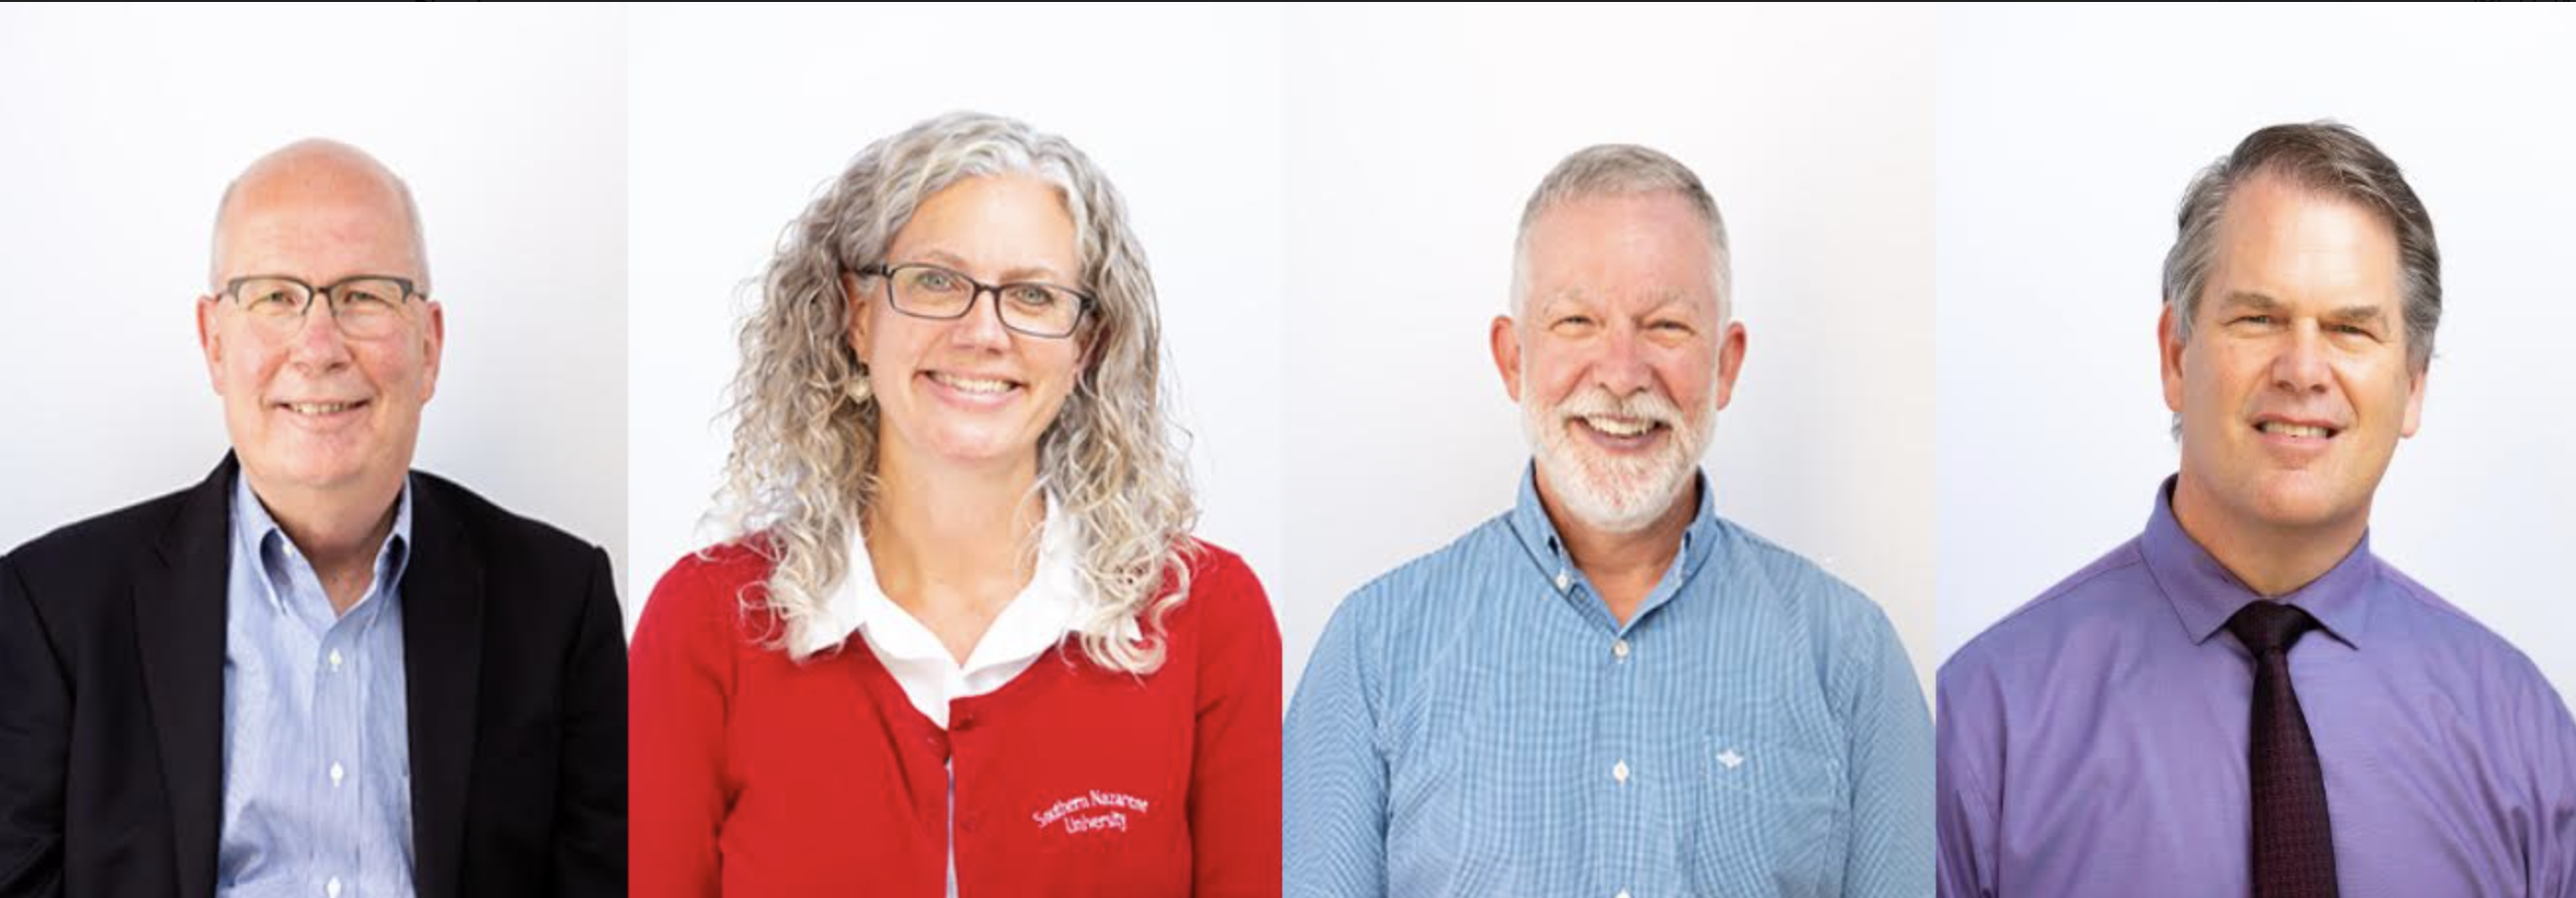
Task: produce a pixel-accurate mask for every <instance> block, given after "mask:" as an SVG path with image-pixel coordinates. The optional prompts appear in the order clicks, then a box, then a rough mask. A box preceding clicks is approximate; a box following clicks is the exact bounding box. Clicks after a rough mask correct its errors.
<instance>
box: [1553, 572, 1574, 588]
mask: <svg viewBox="0 0 2576 898" xmlns="http://www.w3.org/2000/svg"><path fill="white" fill-rule="evenodd" d="M1573 585H1574V575H1573V574H1570V573H1567V572H1566V571H1564V570H1562V569H1559V570H1558V571H1557V572H1556V591H1557V592H1564V591H1565V590H1566V588H1567V587H1570V586H1573Z"/></svg>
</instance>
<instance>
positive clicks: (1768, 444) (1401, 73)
mask: <svg viewBox="0 0 2576 898" xmlns="http://www.w3.org/2000/svg"><path fill="white" fill-rule="evenodd" d="M1931 34H1932V27H1931V17H1930V14H1929V13H1928V12H1927V11H1925V10H1924V9H1922V8H1920V7H1913V6H1895V7H1821V8H1819V7H1794V8H1768V7H1761V8H1744V7H1734V6H1728V7H1718V8H1707V7H1684V6H1677V5H1651V6H1616V5H1608V4H1584V5H1580V6H1524V5H1512V6H1492V7H1481V8H1473V9H1460V8H1450V7H1431V8H1424V7H1412V6H1402V7H1374V6H1372V7H1360V8H1350V7H1332V8H1324V9H1306V8H1300V9H1298V10H1296V11H1295V12H1293V13H1292V14H1291V15H1290V16H1289V28H1288V36H1289V40H1288V47H1287V57H1288V130H1287V138H1288V156H1287V172H1288V185H1289V186H1288V196H1289V204H1288V216H1289V217H1288V222H1289V225H1288V228H1289V230H1288V245H1289V252H1288V258H1289V259H1291V260H1292V262H1291V264H1290V266H1289V269H1288V280H1287V284H1288V301H1289V302H1290V303H1291V304H1292V305H1293V306H1294V307H1296V308H1297V309H1298V310H1299V311H1298V314H1297V315H1296V316H1295V318H1294V319H1293V320H1292V321H1291V322H1290V324H1289V331H1288V337H1289V348H1290V352H1289V356H1290V358H1291V359H1292V360H1293V361H1292V362H1291V364H1292V365H1293V366H1294V367H1293V368H1292V369H1291V378H1292V381H1293V383H1294V385H1295V389H1294V390H1293V392H1292V393H1291V395H1290V396H1289V399H1288V412H1287V415H1288V422H1289V424H1288V434H1289V436H1288V457H1289V478H1288V479H1289V495H1291V496H1294V497H1295V500H1294V501H1293V502H1292V503H1291V504H1290V506H1289V508H1288V514H1287V521H1288V543H1289V548H1290V549H1291V551H1292V557H1293V559H1294V564H1293V566H1292V567H1291V568H1289V570H1288V571H1287V573H1286V575H1285V576H1284V577H1274V579H1273V583H1274V584H1275V585H1276V588H1277V591H1278V592H1279V593H1280V594H1281V595H1282V596H1283V598H1282V611H1283V614H1282V617H1283V626H1284V630H1285V634H1286V648H1287V652H1286V664H1287V671H1286V680H1287V685H1288V687H1289V689H1290V690H1291V691H1292V692H1293V690H1294V689H1295V684H1296V681H1297V679H1298V677H1299V675H1300V674H1302V673H1303V671H1304V670H1305V666H1306V658H1307V655H1308V653H1309V652H1310V650H1311V649H1312V647H1313V645H1314V643H1315V641H1316V639H1317V638H1318V637H1320V636H1321V634H1322V630H1323V627H1324V625H1325V623H1326V621H1327V620H1328V619H1329V617H1330V615H1331V613H1332V610H1333V608H1334V607H1335V606H1336V605H1338V604H1339V603H1340V601H1341V600H1342V598H1343V597H1344V596H1346V595H1347V594H1348V593H1349V592H1350V591H1352V590H1354V589H1356V588H1358V587H1359V586H1361V585H1362V584H1364V583H1366V582H1368V581H1369V580H1371V579H1373V578H1375V577H1377V576H1378V575H1380V574H1382V573H1385V572H1386V571H1388V570H1390V569H1392V568H1394V567H1395V566H1397V565H1399V564H1401V563H1403V562H1405V561H1406V560H1409V559H1411V558H1414V557H1416V556H1419V555H1421V554H1424V553H1427V552H1430V551H1433V550H1436V549H1438V548H1440V547H1442V546H1444V545H1447V544H1448V543H1449V542H1450V541H1452V540H1454V539H1456V538H1457V537H1458V536H1460V535H1462V534H1464V533H1465V532H1466V531H1467V530H1469V529H1470V528H1472V527H1475V526H1476V525H1478V524H1479V523H1481V522H1483V521H1485V520H1486V519H1488V518H1491V517H1493V516H1494V515H1497V514H1500V513H1502V512H1504V511H1505V510H1507V509H1509V508H1510V506H1511V504H1512V502H1513V501H1514V499H1515V498H1516V490H1517V487H1518V480H1517V478H1518V477H1519V476H1520V473H1521V470H1522V466H1523V465H1524V464H1526V463H1527V460H1528V458H1529V450H1528V447H1527V445H1526V443H1525V441H1524V439H1523V436H1522V433H1521V428H1520V425H1519V417H1518V416H1519V411H1518V409H1517V408H1516V407H1514V406H1513V405H1512V403H1511V400H1510V398H1509V397H1508V395H1507V394H1506V393H1505V392H1504V389H1503V385H1502V382H1501V380H1500V378H1499V377H1498V376H1497V375H1496V373H1495V370H1494V366H1493V363H1492V361H1491V355H1490V353H1489V351H1488V349H1487V340H1486V335H1487V323H1488V322H1489V321H1490V320H1491V319H1492V317H1493V316H1494V315H1496V314H1498V313H1501V312H1503V311H1504V310H1505V308H1506V306H1507V302H1508V293H1509V282H1510V276H1511V253H1512V239H1513V234H1514V229H1515V227H1516V225H1517V223H1518V220H1519V215H1520V210H1521V206H1522V204H1523V202H1524V201H1525V200H1526V199H1527V198H1528V196H1529V193H1530V191H1531V190H1532V189H1534V188H1536V187H1537V185H1538V182H1539V180H1540V178H1542V177H1543V176H1544V175H1545V174H1546V173H1547V171H1548V169H1549V168H1551V167H1553V166H1554V165H1555V164H1556V162H1557V161H1558V160H1559V159H1561V158H1563V157H1564V156H1565V155H1567V154H1569V153H1572V152H1573V151H1575V150H1577V149H1580V148H1582V147H1584V146H1588V145H1592V144H1596V143H1614V142H1616V143H1641V144H1646V145H1649V146H1653V147H1656V148H1658V149H1660V150H1663V151H1664V152H1666V153H1669V154H1671V155H1672V156H1673V157H1675V158H1677V159H1679V160H1680V161H1682V162H1683V163H1684V164H1686V165H1689V166H1690V167H1691V168H1692V169H1693V170H1694V171H1696V172H1698V174H1699V175H1700V177H1701V179H1702V180H1703V181H1705V182H1706V183H1707V184H1708V186H1709V189H1710V190H1711V192H1712V193H1714V194H1715V196H1716V198H1717V203H1718V206H1719V209H1720V212H1721V213H1722V214H1723V215H1724V217H1725V219H1726V223H1727V228H1728V231H1729V236H1730V238H1731V240H1732V246H1733V250H1734V272H1735V285H1736V286H1735V311H1736V316H1737V319H1738V320H1740V321H1742V322H1744V324H1745V327H1746V329H1747V331H1748V337H1749V339H1748V351H1747V356H1746V361H1745V366H1744V370H1743V374H1742V377H1741V378H1740V380H1739V381H1738V382H1737V385H1736V390H1735V395H1734V401H1733V404H1732V405H1731V406H1730V407H1729V408H1728V409H1727V410H1726V411H1725V412H1722V413H1720V414H1719V417H1718V424H1717V433H1716V438H1715V442H1714V445H1713V448H1712V449H1711V451H1710V453H1709V456H1708V458H1707V459H1706V460H1705V461H1704V466H1705V470H1707V471H1708V472H1709V474H1710V476H1711V478H1712V481H1713V483H1714V484H1715V490H1716V502H1717V508H1718V511H1719V513H1720V514H1722V515H1725V516H1726V517H1728V518H1730V519H1732V520H1734V521H1736V522H1738V523H1740V524H1743V525H1745V526H1746V527H1748V528H1750V529H1752V530H1753V531H1755V532H1757V533H1760V534H1763V535H1764V536H1766V537H1769V538H1770V539H1772V540H1774V541H1776V542H1779V543H1780V544H1781V545H1783V546H1785V547H1787V548H1789V549H1791V550H1793V551H1796V552H1799V553H1800V554H1803V555H1805V556H1807V557H1808V558H1811V559H1813V560H1815V561H1816V562H1818V563H1819V564H1821V565H1822V566H1823V567H1824V568H1825V569H1826V570H1828V571H1831V572H1832V573H1834V574H1835V575H1836V576H1839V577H1841V578H1843V579H1844V580H1846V581H1848V582H1850V583H1852V584H1854V585H1855V586H1857V587H1859V588H1860V589H1861V590H1862V591H1863V592H1866V593H1868V594H1869V595H1870V596H1871V597H1872V598H1873V599H1875V600H1877V601H1878V602H1879V604H1880V605H1881V606H1883V607H1884V608H1885V609H1886V611H1887V613H1888V616H1889V618H1890V619H1891V620H1892V621H1893V622H1894V623H1895V625H1896V628H1897V631H1898V633H1899V635H1900V636H1901V637H1902V638H1903V639H1904V641H1905V643H1906V647H1907V651H1908V652H1909V654H1910V655H1911V656H1912V658H1913V660H1914V662H1915V664H1916V667H1917V670H1918V674H1919V675H1920V676H1922V678H1923V680H1924V683H1925V685H1926V686H1928V685H1929V683H1930V672H1931V670H1932V662H1933V661H1934V660H1936V656H1935V655H1934V653H1933V651H1932V642H1931V634H1932V624H1933V614H1932V606H1931V598H1932V589H1933V572H1932V557H1933V551H1934V545H1935V540H1934V537H1933V532H1932V526H1933V508H1932V498H1933V487H1932V464H1931V459H1932V433H1933V431H1932V426H1933V424H1932V406H1933V395H1932V382H1931V374H1932V345H1931V341H1930V333H1931V328H1932V315H1933V309H1932V264H1933V255H1932V253H1933V246H1932V233H1931V227H1932V217H1933V213H1932V186H1931V164H1932V160H1931V140H1932V89H1931V84H1930V81H1931V73H1932V70H1933V64H1934V61H1933V54H1932V47H1931V44H1930V36H1931Z"/></svg>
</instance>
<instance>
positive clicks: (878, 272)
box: [855, 262, 1094, 339]
mask: <svg viewBox="0 0 2576 898" xmlns="http://www.w3.org/2000/svg"><path fill="white" fill-rule="evenodd" d="M855 273H856V274H858V275H860V276H862V277H873V278H880V279H883V280H884V281H885V295H886V302H887V303H888V304H890V305H892V306H894V310H895V311H898V312H902V313H904V314H906V315H910V316H912V317H915V318H928V319H931V320H934V321H954V320H956V319H959V318H964V317H966V313H968V312H971V311H973V310H974V309H975V300H976V299H977V298H980V297H982V296H983V295H984V294H986V293H991V294H993V308H994V309H995V310H996V311H997V312H998V313H999V314H1000V315H1001V317H1002V326H1003V327H1006V328H1010V329H1011V330H1012V331H1015V332H1018V333H1022V334H1027V335H1029V336H1032V337H1044V338H1047V339H1062V338H1064V337H1069V336H1072V335H1073V332H1074V330H1075V329H1076V328H1078V327H1080V326H1081V325H1082V317H1083V316H1084V315H1085V314H1088V313H1089V312H1090V311H1091V306H1092V304H1093V302H1094V300H1093V299H1092V298H1091V295H1090V294H1087V293H1084V292H1082V291H1080V290H1076V289H1073V288H1071V287H1065V286H1060V285H1056V284H1049V283H1044V282H1041V281H1011V282H1009V283H1003V284H987V283H984V282H982V281H978V280H976V279H974V278H971V277H967V276H966V275H965V274H963V273H961V272H959V271H957V270H956V269H952V268H946V267H942V266H938V265H930V264H926V263H919V262H914V263H906V264H903V265H870V266H868V267H866V268H861V269H859V270H858V271H857V272H855Z"/></svg>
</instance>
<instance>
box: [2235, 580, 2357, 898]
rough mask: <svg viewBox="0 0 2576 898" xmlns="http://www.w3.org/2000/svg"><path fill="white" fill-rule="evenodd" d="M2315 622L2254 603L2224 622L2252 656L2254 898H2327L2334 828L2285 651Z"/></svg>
mask: <svg viewBox="0 0 2576 898" xmlns="http://www.w3.org/2000/svg"><path fill="white" fill-rule="evenodd" d="M2316 627H2317V619H2316V618H2313V617H2309V616H2308V613H2307V612H2305V611H2301V610H2299V609H2298V608H2297V607H2295V606H2291V605H2284V604H2281V603H2279V602H2273V601H2268V600H2257V601H2254V602H2251V603H2248V604H2247V605H2246V606H2245V607H2244V608H2242V609H2240V610H2238V611H2237V612H2236V616H2235V617H2231V618H2228V619H2227V632H2230V633H2234V634H2236V640H2237V641H2238V642H2242V643H2244V644H2245V648H2246V649H2247V650H2250V651H2252V652H2253V653H2254V726H2253V730H2252V740H2251V741H2252V743H2253V744H2252V747H2251V748H2250V750H2249V754H2248V755H2247V757H2248V759H2249V760H2250V761H2251V764H2250V766H2249V767H2248V769H2247V771H2246V772H2247V773H2248V774H2251V775H2252V777H2253V781H2254V855H2253V861H2254V864H2253V866H2254V898H2334V896H2335V858H2334V830H2333V828H2332V827H2330V826H2329V825H2328V824H2327V820H2326V777H2325V771H2324V769H2323V768H2321V767H2319V766H2318V765H2317V743H2316V740H2315V739H2314V738H2312V737H2310V736H2309V734H2308V718H2307V715H2306V714H2305V713H2304V712H2302V711H2300V710H2299V693H2298V691H2297V690H2295V689H2292V688H2291V687H2290V646H2291V645H2293V644H2296V643H2297V642H2298V641H2299V637H2300V636H2302V635H2305V634H2306V633H2307V632H2308V631H2309V630H2313V629H2316Z"/></svg>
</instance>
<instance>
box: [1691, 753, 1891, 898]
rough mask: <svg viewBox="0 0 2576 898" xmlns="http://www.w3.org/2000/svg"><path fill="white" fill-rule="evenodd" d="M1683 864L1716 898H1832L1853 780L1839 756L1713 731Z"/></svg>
mask: <svg viewBox="0 0 2576 898" xmlns="http://www.w3.org/2000/svg"><path fill="white" fill-rule="evenodd" d="M1696 766H1697V767H1698V782H1696V783H1695V784H1694V787H1693V788H1692V789H1690V790H1687V794H1688V797H1689V799H1690V800H1691V802H1692V805H1693V806H1692V807H1690V808H1688V809H1686V810H1685V812H1684V813H1683V814H1682V815H1681V818H1682V819H1683V820H1685V821H1687V822H1688V824H1689V826H1688V831H1689V833H1690V839H1689V841H1688V842H1687V843H1686V844H1685V845H1684V846H1683V849H1684V850H1683V856H1684V858H1685V861H1686V864H1687V866H1688V867H1689V868H1690V873H1691V882H1692V884H1693V885H1694V886H1695V887H1696V888H1697V889H1698V890H1699V891H1700V892H1701V893H1703V894H1714V895H1780V896H1806V895H1818V896H1829V895H1840V894H1842V878H1843V860H1844V857H1843V856H1844V852H1845V850H1846V846H1847V845H1848V844H1849V842H1850V836H1851V777H1850V775H1849V772H1848V768H1847V766H1846V764H1845V759H1844V757H1843V755H1842V754H1841V753H1840V752H1834V751H1826V750H1820V749H1817V748H1810V747H1806V746H1802V745H1796V744H1791V743H1785V742H1776V741H1769V740H1762V739H1754V738H1748V737H1743V736H1736V735H1730V734H1725V733H1719V734H1715V735H1711V736H1709V737H1707V738H1706V739H1704V740H1702V742H1701V744H1700V745H1699V758H1698V760H1697V764H1696Z"/></svg>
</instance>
